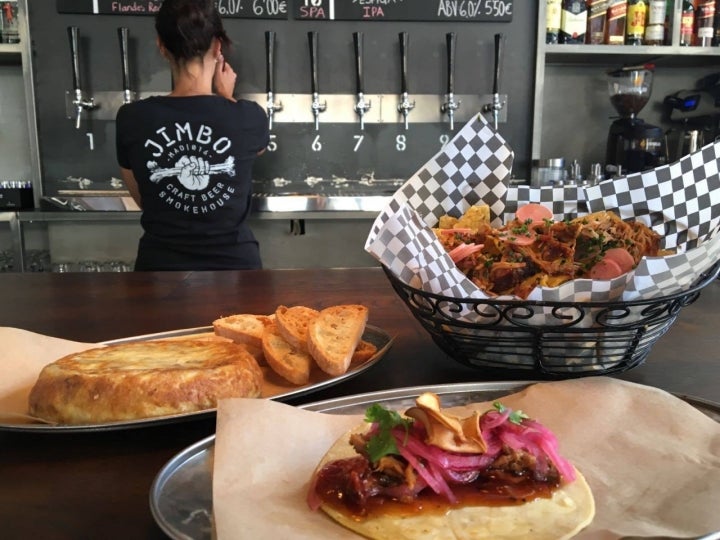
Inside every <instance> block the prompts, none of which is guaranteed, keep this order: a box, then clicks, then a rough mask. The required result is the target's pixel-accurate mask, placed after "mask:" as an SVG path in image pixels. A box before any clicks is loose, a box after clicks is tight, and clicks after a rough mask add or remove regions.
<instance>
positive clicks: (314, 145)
mask: <svg viewBox="0 0 720 540" xmlns="http://www.w3.org/2000/svg"><path fill="white" fill-rule="evenodd" d="M310 148H312V151H313V152H319V151H320V150H322V143H321V142H320V135H317V136H316V137H315V139H313V142H312V144H311V145H310Z"/></svg>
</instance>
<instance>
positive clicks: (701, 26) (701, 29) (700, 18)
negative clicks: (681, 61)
mask: <svg viewBox="0 0 720 540" xmlns="http://www.w3.org/2000/svg"><path fill="white" fill-rule="evenodd" d="M714 19H715V0H700V1H699V3H698V6H697V9H696V10H695V28H696V29H697V30H696V40H695V44H696V45H699V46H701V47H709V46H710V45H711V44H712V40H713V35H714V33H715V32H714V30H713V21H714Z"/></svg>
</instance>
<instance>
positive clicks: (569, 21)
mask: <svg viewBox="0 0 720 540" xmlns="http://www.w3.org/2000/svg"><path fill="white" fill-rule="evenodd" d="M587 16H588V10H587V2H586V1H585V0H563V2H562V13H561V18H560V43H585V32H586V31H587Z"/></svg>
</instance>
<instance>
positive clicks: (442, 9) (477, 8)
mask: <svg viewBox="0 0 720 540" xmlns="http://www.w3.org/2000/svg"><path fill="white" fill-rule="evenodd" d="M294 2H295V11H294V14H295V17H296V18H297V19H313V20H346V21H356V20H363V21H487V22H490V21H492V22H510V21H511V20H512V15H513V0H294Z"/></svg>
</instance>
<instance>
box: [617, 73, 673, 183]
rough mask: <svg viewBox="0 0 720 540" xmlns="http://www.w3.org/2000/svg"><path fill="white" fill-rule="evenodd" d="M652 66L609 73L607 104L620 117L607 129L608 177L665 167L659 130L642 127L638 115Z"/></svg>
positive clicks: (644, 101)
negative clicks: (608, 130)
mask: <svg viewBox="0 0 720 540" xmlns="http://www.w3.org/2000/svg"><path fill="white" fill-rule="evenodd" d="M653 69H654V66H653V65H652V64H645V65H642V66H628V67H622V68H620V69H616V70H613V71H610V72H608V90H609V92H610V102H611V103H612V104H613V107H615V110H616V111H617V112H618V113H619V114H620V118H618V119H617V120H615V121H614V122H613V123H612V125H611V126H610V132H609V134H608V141H607V152H606V155H605V167H606V170H607V171H608V172H609V173H610V174H609V175H611V174H623V173H631V172H640V171H645V170H648V169H652V168H654V167H657V166H658V165H663V164H664V163H666V161H667V159H666V151H665V138H664V132H663V130H662V128H660V127H658V126H653V125H650V124H647V123H645V121H643V120H642V119H640V118H638V117H637V114H638V113H639V112H640V111H641V110H642V108H643V107H644V106H645V105H646V104H647V102H648V100H649V99H650V94H651V92H652V79H653Z"/></svg>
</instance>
